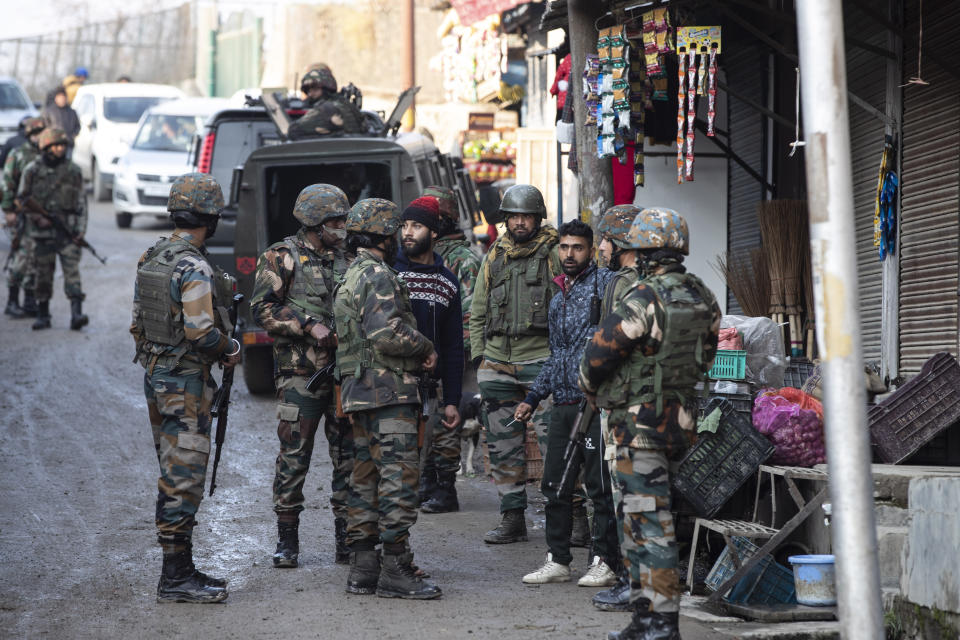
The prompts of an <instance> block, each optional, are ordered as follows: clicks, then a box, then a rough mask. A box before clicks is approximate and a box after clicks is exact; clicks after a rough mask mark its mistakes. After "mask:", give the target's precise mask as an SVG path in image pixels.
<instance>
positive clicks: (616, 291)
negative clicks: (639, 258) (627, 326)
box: [600, 267, 640, 320]
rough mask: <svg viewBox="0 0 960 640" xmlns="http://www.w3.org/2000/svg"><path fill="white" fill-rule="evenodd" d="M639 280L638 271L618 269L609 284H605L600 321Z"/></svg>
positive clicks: (630, 268) (634, 268)
mask: <svg viewBox="0 0 960 640" xmlns="http://www.w3.org/2000/svg"><path fill="white" fill-rule="evenodd" d="M639 280H640V271H639V270H638V269H637V268H636V267H623V268H622V269H619V270H618V271H617V272H616V273H615V274H614V275H613V277H612V278H611V279H610V282H608V283H607V289H606V291H605V292H604V294H603V305H602V306H601V308H600V320H603V319H604V318H606V317H607V316H608V315H610V312H611V311H613V307H614V306H616V304H617V302H618V301H619V299H620V298H622V297H623V294H624V293H626V292H627V291H628V290H630V288H632V287H633V285H634V284H636V283H637V282H638V281H639Z"/></svg>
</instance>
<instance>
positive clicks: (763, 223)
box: [757, 200, 787, 342]
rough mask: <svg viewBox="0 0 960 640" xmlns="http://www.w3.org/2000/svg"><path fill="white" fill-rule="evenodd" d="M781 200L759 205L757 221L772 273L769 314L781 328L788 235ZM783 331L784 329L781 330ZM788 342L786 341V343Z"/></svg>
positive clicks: (784, 308)
mask: <svg viewBox="0 0 960 640" xmlns="http://www.w3.org/2000/svg"><path fill="white" fill-rule="evenodd" d="M782 202H783V201H781V200H767V201H764V202H760V203H758V204H757V221H758V223H759V226H760V236H761V238H763V248H764V249H765V250H766V252H767V270H768V272H769V273H770V305H769V307H768V310H767V312H768V313H769V315H770V318H771V319H772V320H773V321H774V322H776V323H777V324H778V325H780V326H781V327H782V326H783V314H784V311H786V307H785V303H784V291H783V264H784V257H785V256H784V254H785V253H786V251H787V248H786V242H785V239H786V234H785V229H784V227H783V221H784V217H783V216H782V215H781V203H782ZM781 331H782V329H781ZM784 342H786V341H784Z"/></svg>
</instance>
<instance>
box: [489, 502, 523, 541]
mask: <svg viewBox="0 0 960 640" xmlns="http://www.w3.org/2000/svg"><path fill="white" fill-rule="evenodd" d="M526 540H527V520H526V518H525V517H524V515H523V509H509V510H507V511H504V512H503V514H502V515H501V517H500V524H499V525H498V526H497V528H496V529H493V530H492V531H487V533H486V535H485V536H483V541H484V542H486V543H487V544H510V543H511V542H526Z"/></svg>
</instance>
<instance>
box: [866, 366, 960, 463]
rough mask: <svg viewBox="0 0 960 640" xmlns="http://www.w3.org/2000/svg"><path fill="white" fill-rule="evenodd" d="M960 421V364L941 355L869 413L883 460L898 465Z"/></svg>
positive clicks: (872, 430)
mask: <svg viewBox="0 0 960 640" xmlns="http://www.w3.org/2000/svg"><path fill="white" fill-rule="evenodd" d="M958 420H960V364H957V360H956V358H954V357H953V356H952V355H950V354H949V353H946V352H941V353H938V354H936V355H935V356H933V357H932V358H930V359H929V360H927V361H926V362H925V363H924V364H923V368H921V369H920V373H919V374H917V376H916V377H915V378H913V380H911V381H910V382H908V383H907V384H905V385H903V386H902V387H900V388H899V389H897V390H896V391H895V392H894V393H893V395H891V396H890V397H888V398H887V399H885V400H884V401H883V402H880V403H878V404H876V405H874V406H873V407H871V408H870V410H869V411H868V412H867V422H868V423H869V425H870V436H871V439H872V440H873V446H874V449H875V450H876V452H877V454H878V455H879V457H880V459H881V460H883V461H884V462H886V463H889V464H897V463H899V462H902V461H903V460H905V459H907V458H909V457H910V456H911V455H913V454H914V453H916V452H917V450H918V449H920V447H922V446H923V445H925V444H926V443H928V442H930V441H931V440H933V438H935V437H936V436H937V434H939V433H940V432H941V431H943V430H944V429H946V428H947V427H949V426H950V425H952V424H954V423H956V422H957V421H958Z"/></svg>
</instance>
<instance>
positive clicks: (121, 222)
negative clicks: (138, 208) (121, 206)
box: [117, 211, 133, 229]
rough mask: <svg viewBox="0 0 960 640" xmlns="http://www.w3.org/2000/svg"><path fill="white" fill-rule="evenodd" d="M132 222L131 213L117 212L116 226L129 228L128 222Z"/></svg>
mask: <svg viewBox="0 0 960 640" xmlns="http://www.w3.org/2000/svg"><path fill="white" fill-rule="evenodd" d="M131 222H133V214H132V213H127V212H126V211H118V212H117V226H118V227H120V228H121V229H129V228H130V223H131Z"/></svg>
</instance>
